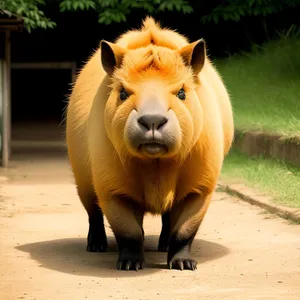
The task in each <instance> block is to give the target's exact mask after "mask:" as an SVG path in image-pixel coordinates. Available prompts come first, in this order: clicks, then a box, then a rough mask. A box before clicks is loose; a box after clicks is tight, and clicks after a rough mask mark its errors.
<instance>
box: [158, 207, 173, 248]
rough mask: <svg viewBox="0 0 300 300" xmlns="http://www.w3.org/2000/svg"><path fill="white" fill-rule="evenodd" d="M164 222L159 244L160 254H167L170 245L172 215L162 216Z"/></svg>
mask: <svg viewBox="0 0 300 300" xmlns="http://www.w3.org/2000/svg"><path fill="white" fill-rule="evenodd" d="M161 221H162V229H161V233H160V236H159V242H158V251H159V252H166V251H167V250H168V244H169V238H170V232H171V227H170V213H169V212H167V213H164V214H163V215H162V216H161Z"/></svg>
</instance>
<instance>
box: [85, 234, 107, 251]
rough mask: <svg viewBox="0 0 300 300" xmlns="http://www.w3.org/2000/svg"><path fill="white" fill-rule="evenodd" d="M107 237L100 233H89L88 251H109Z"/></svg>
mask: <svg viewBox="0 0 300 300" xmlns="http://www.w3.org/2000/svg"><path fill="white" fill-rule="evenodd" d="M107 247H108V245H107V238H106V236H103V234H102V235H100V236H99V234H98V235H94V234H92V233H89V235H88V242H87V251H88V252H107Z"/></svg>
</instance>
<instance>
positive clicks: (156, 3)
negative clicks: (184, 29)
mask: <svg viewBox="0 0 300 300" xmlns="http://www.w3.org/2000/svg"><path fill="white" fill-rule="evenodd" d="M50 2H58V3H57V5H58V9H59V11H60V12H65V11H79V10H81V11H84V10H94V11H95V12H96V13H97V14H98V21H99V23H102V24H107V25H108V24H111V23H112V22H117V23H120V22H124V21H126V17H127V16H128V14H129V13H130V12H131V11H133V10H136V9H142V10H144V11H145V12H146V13H150V14H152V13H154V12H162V11H166V10H169V11H174V10H176V11H179V12H182V13H184V14H188V13H191V12H192V11H193V8H192V6H191V5H190V4H189V3H188V1H186V0H63V1H55V0H52V1H49V0H46V1H45V0H0V13H1V11H2V13H6V14H8V15H15V16H19V17H22V18H23V19H24V25H25V28H26V29H27V30H28V31H29V32H31V30H32V29H35V28H38V27H40V28H44V29H46V28H54V27H55V26H56V23H55V22H54V21H52V20H50V19H49V18H47V17H46V16H45V14H44V12H43V11H42V7H43V6H45V5H47V4H49V3H50Z"/></svg>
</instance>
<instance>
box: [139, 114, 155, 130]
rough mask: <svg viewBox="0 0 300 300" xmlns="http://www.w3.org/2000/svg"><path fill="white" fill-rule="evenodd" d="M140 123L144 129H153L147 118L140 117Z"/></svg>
mask: <svg viewBox="0 0 300 300" xmlns="http://www.w3.org/2000/svg"><path fill="white" fill-rule="evenodd" d="M138 123H139V124H140V125H142V126H143V127H145V128H146V129H148V130H150V129H151V125H152V124H151V123H150V124H149V123H148V122H147V117H146V116H142V117H140V118H138Z"/></svg>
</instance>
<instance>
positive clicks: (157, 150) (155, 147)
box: [139, 141, 168, 156]
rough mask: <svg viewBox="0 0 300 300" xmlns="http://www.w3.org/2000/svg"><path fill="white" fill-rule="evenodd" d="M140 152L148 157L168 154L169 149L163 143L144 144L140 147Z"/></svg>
mask: <svg viewBox="0 0 300 300" xmlns="http://www.w3.org/2000/svg"><path fill="white" fill-rule="evenodd" d="M139 150H140V151H142V152H143V153H145V154H147V155H150V156H152V155H159V154H164V153H166V152H168V147H167V146H166V145H164V144H162V143H159V142H156V141H153V142H148V143H143V144H141V145H140V146H139Z"/></svg>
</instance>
